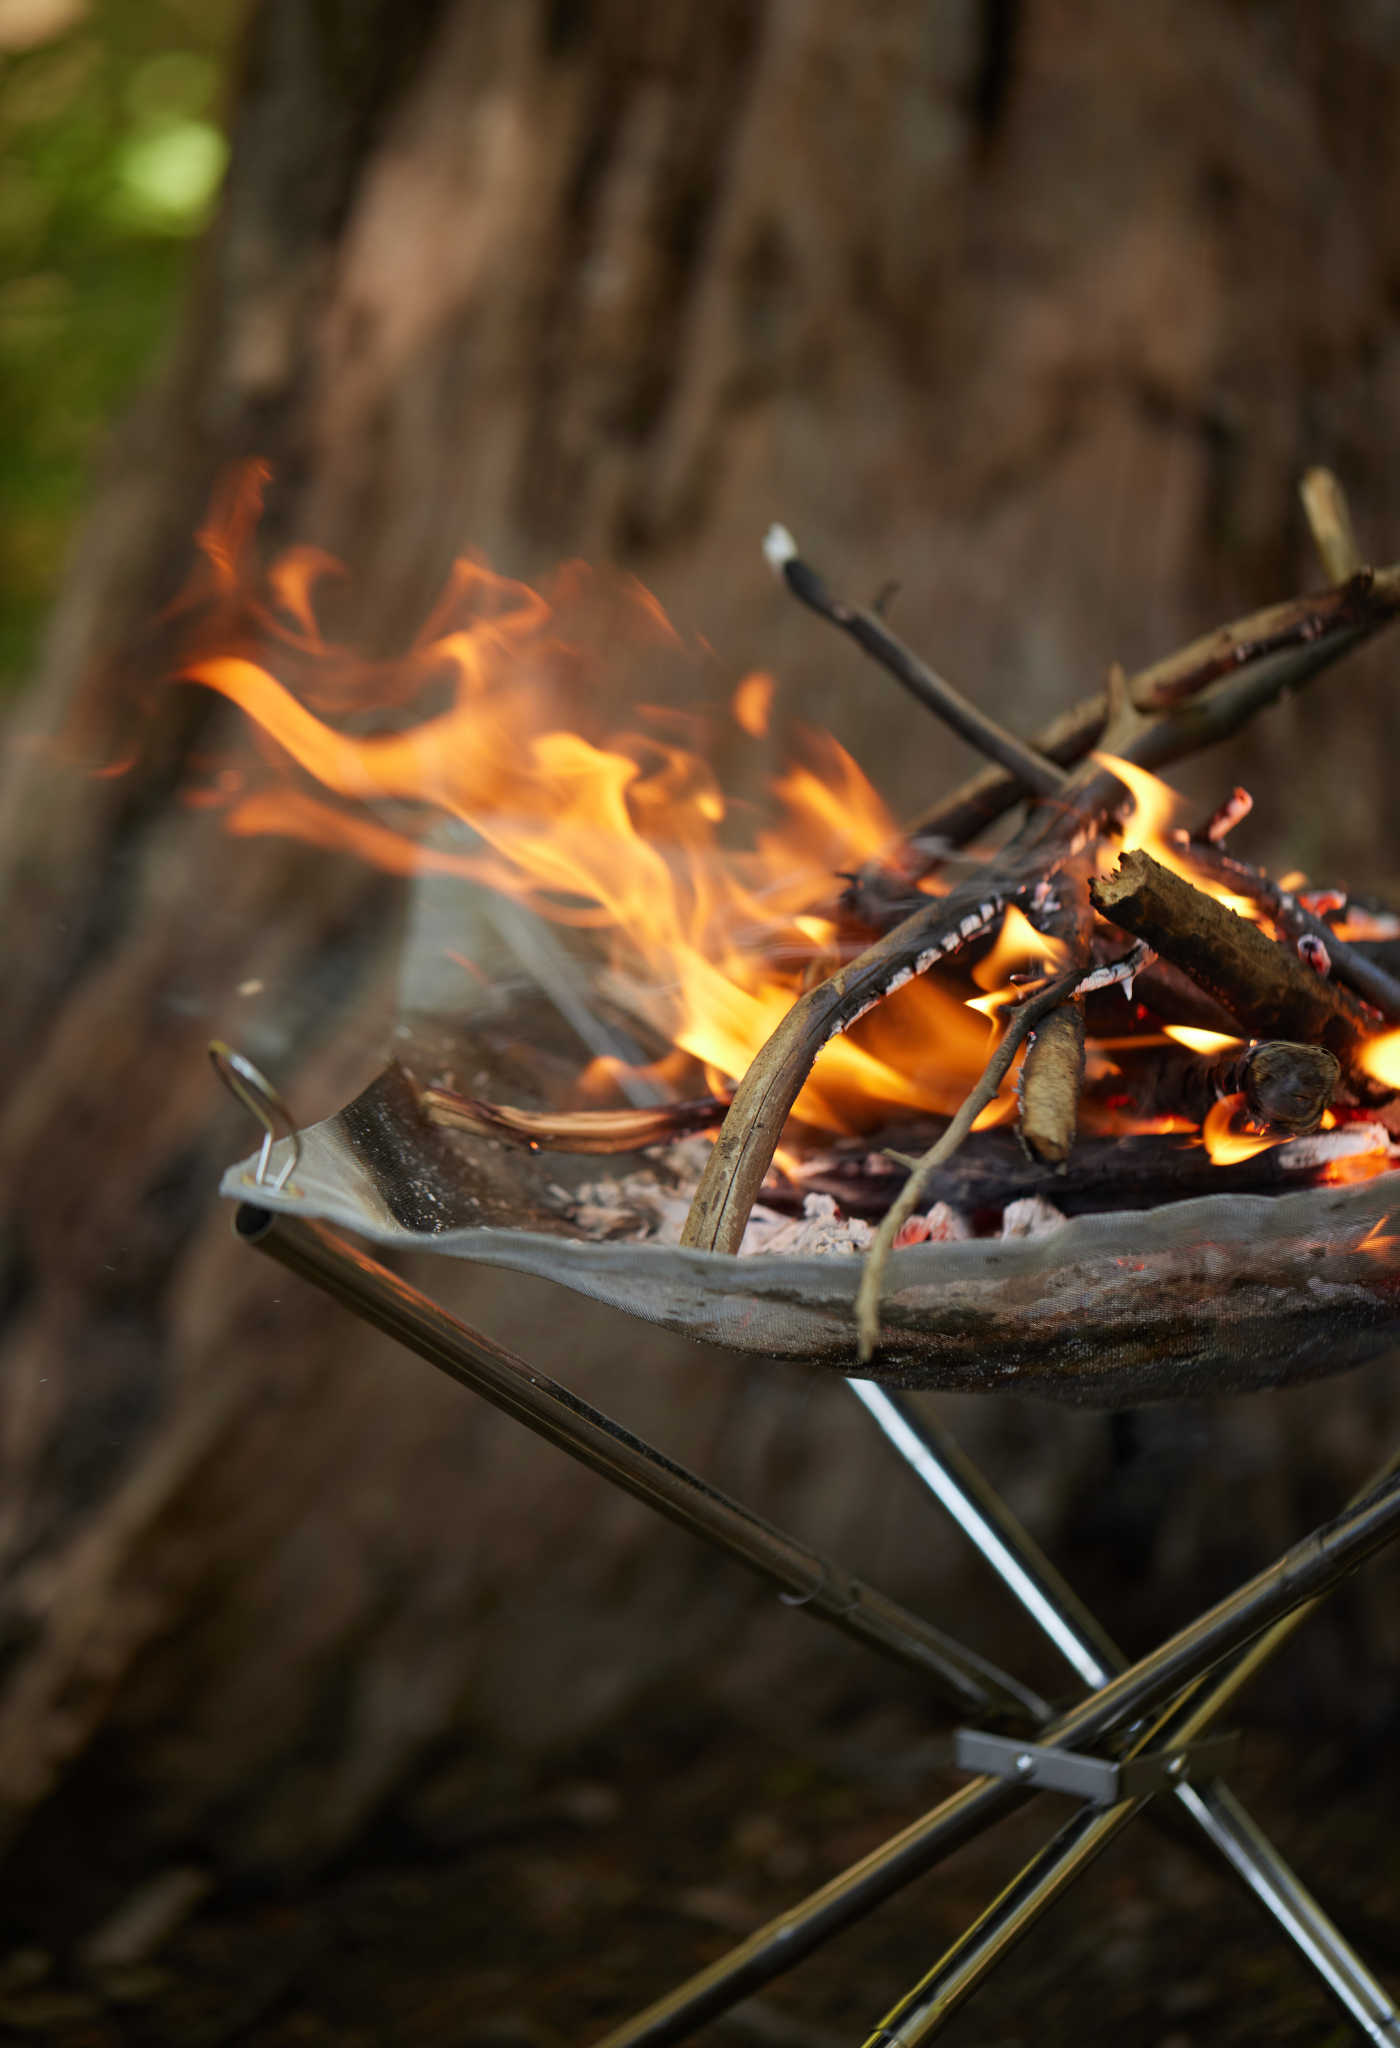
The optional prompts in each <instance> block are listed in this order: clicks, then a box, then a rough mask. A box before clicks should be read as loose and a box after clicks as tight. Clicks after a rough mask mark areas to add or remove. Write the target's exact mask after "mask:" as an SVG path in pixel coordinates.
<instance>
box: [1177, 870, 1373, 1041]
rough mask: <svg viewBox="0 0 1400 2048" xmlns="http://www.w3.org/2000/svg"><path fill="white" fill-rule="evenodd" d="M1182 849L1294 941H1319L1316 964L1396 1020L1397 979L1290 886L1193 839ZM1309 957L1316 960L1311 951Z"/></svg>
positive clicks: (1300, 942) (1299, 943) (1210, 874)
mask: <svg viewBox="0 0 1400 2048" xmlns="http://www.w3.org/2000/svg"><path fill="white" fill-rule="evenodd" d="M1183 851H1184V853H1185V856H1186V858H1187V859H1188V860H1189V861H1190V863H1191V865H1192V867H1195V868H1199V869H1200V871H1201V873H1202V874H1205V875H1209V876H1210V877H1211V878H1212V880H1215V881H1219V882H1222V883H1223V884H1224V885H1225V887H1226V888H1227V889H1229V890H1231V891H1232V893H1233V894H1235V895H1237V896H1247V897H1249V898H1250V899H1251V900H1252V901H1253V902H1255V903H1257V904H1258V905H1259V907H1260V909H1261V910H1263V911H1264V912H1265V914H1266V915H1267V916H1268V917H1269V918H1270V919H1271V920H1272V922H1273V923H1274V924H1276V925H1277V926H1278V928H1279V930H1280V931H1282V932H1285V933H1286V934H1287V936H1288V937H1289V938H1290V939H1292V940H1293V942H1294V944H1295V946H1298V945H1301V944H1302V942H1303V941H1305V940H1309V939H1310V940H1312V941H1313V942H1314V944H1315V945H1317V946H1320V947H1321V948H1322V950H1323V954H1324V956H1325V960H1324V961H1318V962H1317V964H1318V965H1319V966H1321V968H1322V971H1323V972H1324V973H1325V974H1332V975H1335V976H1336V978H1337V980H1338V981H1342V982H1345V983H1346V985H1347V987H1348V988H1350V989H1352V990H1354V991H1355V993H1356V994H1357V995H1359V996H1360V997H1361V998H1362V999H1363V1000H1364V1001H1365V1002H1368V1003H1369V1004H1370V1005H1371V1007H1372V1008H1373V1009H1376V1010H1379V1011H1380V1013H1381V1015H1382V1016H1383V1017H1384V1018H1385V1019H1386V1021H1387V1022H1388V1023H1390V1024H1400V981H1397V980H1396V979H1395V977H1394V975H1392V974H1389V973H1388V972H1387V971H1386V969H1385V968H1384V967H1382V966H1381V965H1380V963H1379V962H1378V961H1375V960H1369V959H1368V958H1367V957H1366V955H1365V954H1364V953H1361V952H1358V951H1357V949H1356V948H1355V947H1354V946H1349V945H1348V944H1347V942H1346V941H1345V939H1340V938H1338V936H1337V934H1336V932H1334V931H1333V929H1332V927H1331V926H1330V925H1329V924H1327V923H1325V922H1324V920H1323V919H1322V918H1320V917H1318V916H1316V915H1315V913H1314V912H1313V911H1311V910H1309V909H1308V907H1307V905H1306V904H1305V903H1301V902H1300V901H1299V900H1298V898H1297V896H1295V895H1294V894H1293V893H1292V891H1291V890H1288V889H1281V888H1280V887H1279V885H1278V883H1277V882H1274V881H1271V880H1270V879H1269V877H1268V876H1267V875H1265V874H1262V873H1261V872H1260V870H1259V869H1258V868H1255V867H1251V866H1250V865H1249V863H1248V862H1247V861H1241V860H1235V859H1234V858H1233V856H1231V855H1229V854H1226V853H1224V852H1223V851H1221V850H1220V848H1218V847H1215V846H1203V845H1202V844H1201V843H1200V841H1198V840H1190V841H1188V842H1187V844H1186V846H1185V847H1184V849H1183ZM1314 960H1315V961H1316V960H1317V956H1316V954H1314ZM1314 971H1316V970H1314Z"/></svg>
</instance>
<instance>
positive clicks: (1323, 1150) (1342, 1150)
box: [1278, 1124, 1400, 1173]
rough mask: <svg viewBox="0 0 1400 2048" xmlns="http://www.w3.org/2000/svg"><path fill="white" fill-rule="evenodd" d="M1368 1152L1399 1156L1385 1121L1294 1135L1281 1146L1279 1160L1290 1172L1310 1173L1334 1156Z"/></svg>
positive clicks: (1350, 1155) (1343, 1125)
mask: <svg viewBox="0 0 1400 2048" xmlns="http://www.w3.org/2000/svg"><path fill="white" fill-rule="evenodd" d="M1368 1152H1384V1153H1386V1154H1387V1156H1388V1157H1389V1158H1391V1159H1400V1145H1397V1144H1396V1143H1395V1141H1394V1139H1393V1138H1392V1137H1391V1135H1390V1132H1389V1131H1388V1130H1387V1129H1386V1127H1385V1125H1384V1124H1340V1125H1339V1126H1338V1127H1337V1129H1336V1130H1335V1131H1319V1132H1318V1133H1317V1135H1316V1137H1313V1138H1294V1139H1293V1140H1292V1142H1291V1143H1290V1144H1287V1145H1280V1146H1279V1148H1278V1159H1279V1165H1280V1166H1283V1167H1286V1168H1287V1169H1288V1170H1289V1172H1291V1173H1311V1172H1313V1171H1314V1169H1315V1168H1317V1167H1319V1166H1328V1165H1330V1164H1331V1162H1332V1161H1333V1160H1334V1159H1355V1158H1358V1157H1361V1156H1364V1155H1365V1154H1366V1153H1368Z"/></svg>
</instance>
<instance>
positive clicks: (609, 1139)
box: [418, 1088, 729, 1153]
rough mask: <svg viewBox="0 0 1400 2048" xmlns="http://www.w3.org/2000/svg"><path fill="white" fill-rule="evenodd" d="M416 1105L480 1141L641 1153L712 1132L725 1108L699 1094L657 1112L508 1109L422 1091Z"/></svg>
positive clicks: (717, 1098) (723, 1102) (721, 1100)
mask: <svg viewBox="0 0 1400 2048" xmlns="http://www.w3.org/2000/svg"><path fill="white" fill-rule="evenodd" d="M418 1101H419V1106H420V1108H421V1109H422V1110H423V1112H424V1114H425V1115H426V1116H427V1118H428V1121H429V1122H430V1123H434V1124H443V1125H445V1126H446V1127H447V1128H448V1129H449V1130H455V1131H471V1132H473V1133H474V1134H475V1135H476V1136H477V1137H480V1138H502V1139H504V1140H505V1141H506V1143H507V1144H510V1145H524V1146H526V1147H528V1148H529V1149H530V1150H531V1151H543V1152H585V1153H595V1152H597V1153H608V1152H640V1151H643V1150H644V1149H645V1147H646V1146H648V1145H669V1144H672V1143H674V1141H675V1140H676V1139H677V1138H685V1137H689V1136H691V1135H692V1134H693V1133H694V1132H696V1131H708V1130H712V1129H713V1128H714V1126H715V1125H716V1124H718V1123H720V1122H722V1121H723V1118H724V1113H725V1111H726V1110H727V1109H728V1107H729V1102H728V1099H727V1097H725V1096H723V1095H702V1096H699V1097H697V1099H696V1100H695V1101H693V1102H666V1103H661V1104H659V1105H658V1106H657V1107H656V1108H655V1109H575V1110H557V1111H554V1110H535V1109H512V1108H511V1107H510V1106H509V1104H506V1103H500V1102H480V1101H478V1100H477V1099H476V1097H474V1096H470V1095H458V1094H457V1093H456V1092H455V1091H454V1090H453V1089H451V1088H425V1089H424V1090H423V1092H422V1094H421V1095H420V1096H419V1098H418Z"/></svg>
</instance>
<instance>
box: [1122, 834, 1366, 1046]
mask: <svg viewBox="0 0 1400 2048" xmlns="http://www.w3.org/2000/svg"><path fill="white" fill-rule="evenodd" d="M1089 894H1090V897H1091V898H1092V900H1093V904H1094V908H1095V909H1096V910H1097V911H1098V912H1099V913H1100V915H1101V916H1103V917H1106V918H1107V919H1108V920H1109V922H1110V923H1112V924H1116V925H1118V926H1119V927H1120V929H1121V930H1123V931H1126V932H1131V933H1132V934H1133V936H1134V937H1135V938H1139V939H1145V940H1146V941H1147V943H1148V945H1150V946H1151V947H1152V948H1153V949H1154V950H1155V951H1156V952H1158V953H1160V954H1161V955H1162V957H1163V959H1165V960H1171V961H1173V962H1174V963H1175V965H1176V966H1178V967H1180V968H1182V969H1184V971H1185V972H1186V973H1187V974H1189V975H1190V976H1191V979H1192V980H1193V981H1195V982H1197V983H1198V984H1199V986H1200V987H1202V988H1203V989H1205V990H1206V992H1207V993H1208V994H1209V995H1213V996H1214V997H1215V998H1216V1000H1217V1001H1218V1002H1221V1003H1223V1004H1224V1006H1225V1008H1226V1009H1227V1010H1229V1012H1230V1013H1231V1015H1232V1016H1234V1017H1237V1018H1238V1019H1239V1021H1240V1023H1241V1024H1242V1025H1243V1026H1244V1029H1245V1034H1246V1036H1251V1037H1259V1038H1262V1037H1265V1036H1268V1037H1270V1038H1280V1037H1282V1038H1290V1039H1296V1040H1298V1041H1300V1042H1301V1043H1303V1044H1305V1045H1325V1046H1326V1047H1327V1048H1328V1050H1329V1051H1330V1052H1333V1053H1335V1054H1336V1055H1337V1057H1338V1059H1340V1060H1341V1061H1342V1063H1343V1065H1348V1064H1349V1063H1350V1062H1351V1060H1352V1058H1353V1056H1354V1055H1355V1053H1356V1051H1357V1050H1358V1048H1359V1046H1360V1044H1361V1041H1362V1040H1363V1039H1364V1038H1365V1037H1366V1035H1367V1030H1366V1020H1365V1017H1364V1014H1363V1013H1362V1012H1361V1010H1360V1009H1359V1007H1358V1006H1357V1004H1356V1003H1355V1000H1354V999H1353V998H1350V997H1347V996H1346V995H1345V993H1344V991H1342V990H1341V989H1339V988H1337V987H1336V986H1335V985H1334V984H1333V983H1332V982H1329V981H1324V980H1323V979H1322V977H1321V975H1318V974H1315V973H1314V972H1313V971H1312V969H1311V968H1308V967H1305V966H1304V965H1303V963H1302V961H1301V960H1300V959H1299V958H1298V956H1297V954H1296V953H1295V952H1293V951H1292V949H1291V948H1289V947H1286V946H1280V945H1276V944H1275V942H1274V941H1273V940H1272V939H1269V938H1266V937H1265V935H1264V933H1263V932H1261V931H1260V929H1259V927H1258V926H1257V925H1254V924H1250V923H1249V922H1248V921H1247V920H1246V919H1245V918H1242V917H1238V916H1236V914H1235V912H1234V911H1233V910H1229V909H1227V908H1226V906H1225V905H1224V904H1223V903H1220V902H1218V901H1217V900H1216V898H1215V897H1214V896H1208V895H1206V893H1205V891H1204V890H1202V889H1196V888H1193V887H1192V885H1191V883H1190V882H1186V881H1183V880H1182V878H1181V876H1180V875H1174V874H1173V873H1172V872H1171V870H1170V869H1169V868H1164V867H1162V866H1161V864H1160V863H1159V862H1157V861H1155V860H1153V858H1152V856H1151V854H1149V853H1144V852H1143V850H1142V848H1141V847H1138V848H1135V849H1134V851H1133V852H1131V853H1125V854H1124V855H1123V856H1122V858H1121V859H1120V861H1119V863H1118V867H1117V870H1116V872H1115V873H1114V874H1112V875H1109V876H1107V877H1106V878H1105V879H1103V880H1101V881H1096V882H1092V883H1090V885H1089Z"/></svg>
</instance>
